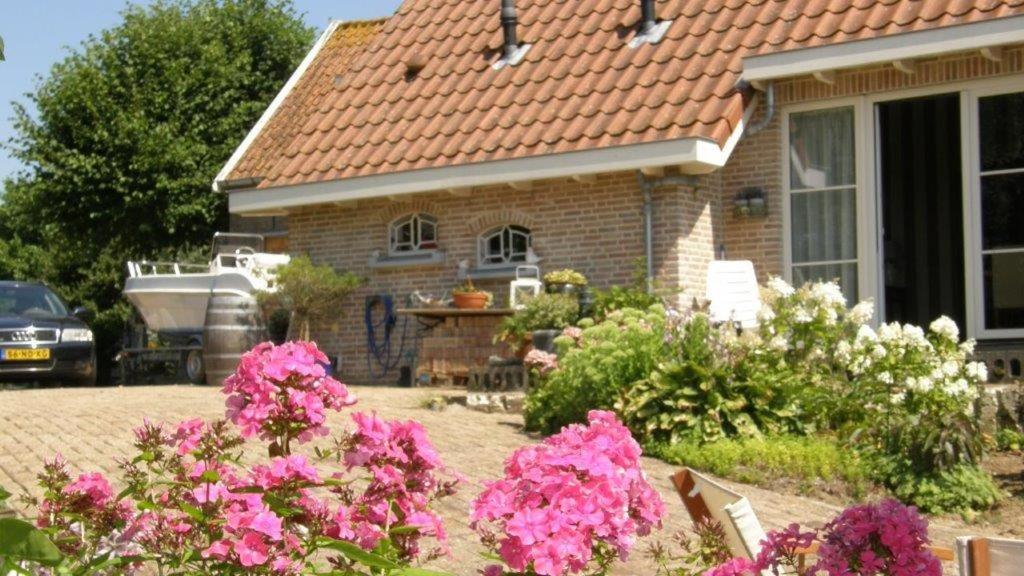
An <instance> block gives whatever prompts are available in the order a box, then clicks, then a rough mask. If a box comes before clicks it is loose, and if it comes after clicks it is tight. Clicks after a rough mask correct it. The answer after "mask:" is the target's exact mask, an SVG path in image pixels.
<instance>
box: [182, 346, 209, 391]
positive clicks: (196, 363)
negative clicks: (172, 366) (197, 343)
mask: <svg viewBox="0 0 1024 576" xmlns="http://www.w3.org/2000/svg"><path fill="white" fill-rule="evenodd" d="M182 364H183V365H184V367H185V378H188V381H189V382H191V383H192V384H202V383H203V381H204V380H205V379H206V364H205V362H203V351H202V350H189V351H188V352H185V354H184V358H183V359H182Z"/></svg>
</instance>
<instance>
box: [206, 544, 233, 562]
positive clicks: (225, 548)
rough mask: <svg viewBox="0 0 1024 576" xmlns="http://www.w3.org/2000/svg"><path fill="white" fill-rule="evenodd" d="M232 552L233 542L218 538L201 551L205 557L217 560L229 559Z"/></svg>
mask: <svg viewBox="0 0 1024 576" xmlns="http://www.w3.org/2000/svg"><path fill="white" fill-rule="evenodd" d="M230 554H231V542H229V541H227V540H217V541H215V542H214V543H213V544H210V545H209V546H208V547H207V548H206V549H205V550H203V551H202V553H201V555H202V557H203V558H207V559H209V558H214V559H216V560H227V559H228V556H229V555H230Z"/></svg>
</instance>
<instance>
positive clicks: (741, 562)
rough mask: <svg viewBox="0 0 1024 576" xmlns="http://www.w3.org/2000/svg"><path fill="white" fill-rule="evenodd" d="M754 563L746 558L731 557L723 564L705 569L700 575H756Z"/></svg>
mask: <svg viewBox="0 0 1024 576" xmlns="http://www.w3.org/2000/svg"><path fill="white" fill-rule="evenodd" d="M758 570H759V569H758V567H757V565H756V564H754V563H753V562H751V561H750V560H747V559H746V558H733V559H732V560H729V561H728V562H725V563H724V564H721V565H719V566H716V567H714V568H712V569H710V570H706V571H705V572H704V573H703V574H702V575H701V576H756V575H757V573H758Z"/></svg>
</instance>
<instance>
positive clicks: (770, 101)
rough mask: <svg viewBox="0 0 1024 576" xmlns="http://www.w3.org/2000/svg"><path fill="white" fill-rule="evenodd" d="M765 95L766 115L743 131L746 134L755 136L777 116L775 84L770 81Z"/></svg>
mask: <svg viewBox="0 0 1024 576" xmlns="http://www.w3.org/2000/svg"><path fill="white" fill-rule="evenodd" d="M764 95H765V102H764V106H765V110H764V116H763V117H762V118H761V119H760V120H758V121H757V122H756V123H754V124H751V125H750V126H748V127H747V129H746V130H744V131H743V135H744V136H753V135H754V134H757V133H758V132H760V131H761V130H764V129H765V128H767V127H768V125H769V124H771V123H772V119H773V118H775V84H773V83H771V82H769V83H768V86H766V87H765V89H764Z"/></svg>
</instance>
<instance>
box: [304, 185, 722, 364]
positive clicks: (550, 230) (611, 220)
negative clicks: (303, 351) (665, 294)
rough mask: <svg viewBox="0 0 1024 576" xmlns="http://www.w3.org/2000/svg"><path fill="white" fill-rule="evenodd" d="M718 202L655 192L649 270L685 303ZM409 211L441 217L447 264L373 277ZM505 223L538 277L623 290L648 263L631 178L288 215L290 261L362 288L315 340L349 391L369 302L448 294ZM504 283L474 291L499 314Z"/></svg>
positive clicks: (706, 192)
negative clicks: (547, 273) (520, 231)
mask: <svg viewBox="0 0 1024 576" xmlns="http://www.w3.org/2000/svg"><path fill="white" fill-rule="evenodd" d="M716 195H717V191H716V189H713V188H712V182H710V181H709V184H708V186H705V187H702V188H701V189H699V190H698V191H697V192H693V191H691V190H689V189H685V188H683V189H677V188H665V189H659V190H657V191H656V192H655V194H654V203H653V208H654V209H653V213H654V229H655V231H654V238H655V250H654V255H655V257H654V269H655V273H656V278H657V282H658V283H659V285H663V286H670V287H674V286H678V285H680V283H682V285H683V287H684V288H685V289H686V290H687V293H688V294H702V293H703V290H704V283H703V282H704V281H703V276H704V271H705V270H706V266H707V262H708V261H710V260H711V258H712V257H713V255H714V246H715V242H714V240H713V228H714V226H713V218H714V213H715V207H714V204H715V202H714V198H715V197H716ZM415 211H423V212H428V213H430V214H432V215H434V216H435V217H437V219H438V239H439V244H440V246H441V248H442V249H443V250H445V251H446V252H447V258H446V260H445V262H444V263H442V264H436V265H425V266H416V267H405V268H393V269H371V268H370V266H369V264H368V261H369V259H370V256H371V254H372V253H373V252H374V251H377V250H379V251H381V252H382V253H386V251H387V225H388V223H389V222H391V221H392V220H393V219H394V218H396V217H398V216H401V215H403V214H408V213H410V212H415ZM505 223H512V224H519V225H523V226H526V227H528V228H530V229H531V231H532V233H533V246H534V249H535V251H536V252H537V255H538V256H540V257H541V258H543V261H542V262H541V267H542V270H556V269H561V268H573V269H576V270H578V271H580V272H582V273H584V274H585V275H586V276H587V277H588V278H589V279H590V280H591V283H592V284H593V285H594V286H596V287H598V288H607V287H609V286H612V285H621V284H627V283H629V282H630V281H631V278H632V273H633V269H634V265H635V262H636V260H637V258H640V257H642V256H643V254H644V243H643V194H642V193H641V191H640V187H639V184H638V183H637V179H636V175H635V174H634V173H632V172H625V173H616V174H609V175H604V176H601V177H599V178H597V179H596V180H595V181H593V182H577V181H575V180H571V179H559V180H550V181H543V182H536V183H534V184H533V187H532V188H531V189H530V190H513V189H512V188H510V187H508V186H491V187H481V188H475V189H473V190H472V191H471V192H470V193H468V194H465V195H455V194H450V193H447V192H442V193H430V194H421V195H416V196H411V197H408V198H397V199H395V200H389V199H376V200H366V201H359V202H351V203H344V204H339V205H321V206H311V207H305V208H301V209H297V210H294V211H292V212H291V213H290V214H289V229H290V237H291V238H290V240H291V252H292V253H293V254H300V253H307V254H309V255H310V256H311V258H312V259H313V260H314V261H315V262H318V263H327V264H330V265H331V266H333V267H335V268H336V269H338V270H348V271H351V272H354V273H357V274H360V275H362V276H364V277H366V278H367V280H368V281H367V283H366V285H365V286H364V287H363V288H361V289H360V290H359V291H357V292H356V293H355V294H354V295H353V296H352V297H351V298H350V300H349V301H348V302H344V303H339V306H338V312H339V316H340V318H339V320H338V321H337V322H335V323H332V325H330V326H320V327H317V329H316V333H315V335H314V336H315V338H316V339H317V340H318V341H319V342H320V343H321V345H322V346H323V347H325V348H326V349H327V350H328V352H329V353H331V354H337V353H339V352H340V354H341V356H342V363H343V372H342V373H343V375H344V377H345V378H347V379H349V380H350V381H353V382H366V381H368V380H370V378H369V376H370V374H369V371H368V369H367V365H366V328H365V325H364V315H363V309H364V302H365V298H366V297H367V296H369V295H371V294H378V293H387V294H391V295H392V296H393V297H394V298H395V302H396V305H398V306H399V307H402V306H404V305H405V299H406V297H407V296H408V295H409V294H410V293H411V292H413V291H414V290H419V291H422V292H425V293H433V294H435V295H440V294H442V293H444V292H445V291H446V290H449V289H451V288H452V287H453V286H454V285H455V284H456V283H457V280H456V274H457V269H458V264H459V262H460V261H462V260H469V261H470V263H471V264H474V265H475V263H476V249H477V248H476V247H477V236H478V235H479V234H480V233H481V232H485V231H487V230H488V229H490V228H492V227H493V226H496V225H500V224H505ZM509 280H510V279H502V280H479V281H476V284H478V285H480V286H481V287H482V288H484V289H487V290H492V291H494V292H495V301H496V303H497V304H498V305H503V304H504V303H505V302H506V301H507V295H508V282H509ZM403 325H404V320H400V321H399V326H398V330H397V331H396V334H395V336H394V338H395V340H394V342H395V348H397V347H398V346H397V341H398V339H400V338H401V332H402V329H403ZM415 325H416V324H415V321H414V320H410V321H409V325H408V332H407V334H408V336H409V338H410V339H411V336H412V332H413V331H414V330H415ZM410 347H411V342H410ZM375 368H376V367H375ZM396 378H397V374H392V375H389V376H388V377H387V379H386V382H393V381H394V379H396Z"/></svg>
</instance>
